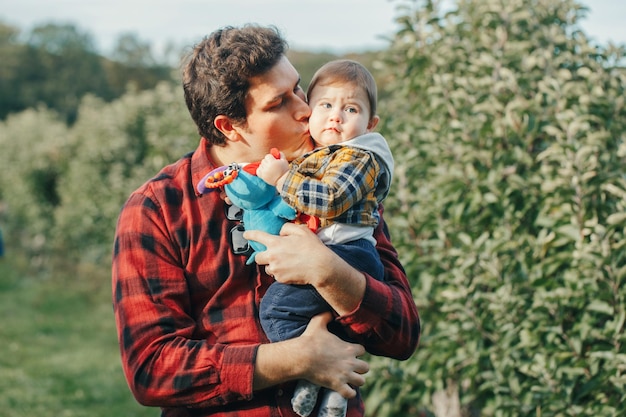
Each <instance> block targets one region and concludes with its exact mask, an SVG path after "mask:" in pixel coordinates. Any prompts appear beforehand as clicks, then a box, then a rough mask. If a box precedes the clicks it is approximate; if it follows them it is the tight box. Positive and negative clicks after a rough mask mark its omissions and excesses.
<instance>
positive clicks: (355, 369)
mask: <svg viewBox="0 0 626 417" xmlns="http://www.w3.org/2000/svg"><path fill="white" fill-rule="evenodd" d="M331 319H332V315H331V314H330V313H324V314H320V315H318V316H315V317H313V318H312V319H311V322H310V323H309V325H308V327H307V329H306V330H305V331H304V333H303V334H302V335H301V336H299V337H296V338H294V339H290V340H286V341H282V342H276V343H269V344H264V345H261V346H260V347H259V350H258V353H257V359H256V366H255V379H254V389H255V390H258V389H263V388H267V387H268V386H272V385H276V384H279V383H282V382H286V381H290V380H294V379H306V380H308V381H310V382H313V383H314V384H317V385H320V386H323V387H326V388H330V389H332V390H334V391H337V392H338V393H339V394H341V395H342V396H343V397H345V398H352V397H354V396H355V395H356V390H355V389H354V388H353V387H360V386H362V385H363V384H365V377H364V374H366V373H367V372H368V371H369V365H368V364H367V362H365V361H363V360H362V359H359V357H360V356H362V355H363V354H364V353H365V349H364V348H363V346H361V345H358V344H354V343H348V342H345V341H343V340H341V339H340V338H338V337H337V336H335V335H334V334H332V333H330V332H329V331H328V328H327V325H328V323H329V322H330V320H331Z"/></svg>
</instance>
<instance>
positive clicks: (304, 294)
mask: <svg viewBox="0 0 626 417" xmlns="http://www.w3.org/2000/svg"><path fill="white" fill-rule="evenodd" d="M328 247H329V248H330V249H331V250H332V251H333V252H335V253H336V254H337V255H339V256H340V257H341V258H342V259H343V260H345V261H346V262H348V263H349V264H350V265H351V266H352V267H353V268H355V269H358V270H359V271H363V272H367V273H368V274H370V275H371V276H372V277H374V278H376V279H378V280H379V281H382V280H383V279H384V274H385V270H384V267H383V264H382V262H381V261H380V256H379V255H378V252H377V251H376V248H375V247H374V245H373V244H372V243H371V242H369V241H367V240H365V239H359V240H356V241H354V242H348V243H345V244H341V245H328ZM259 310H260V311H259V318H260V320H261V326H262V327H263V330H264V331H265V334H266V335H267V337H268V339H270V341H272V342H278V341H280V340H287V339H291V338H294V337H296V336H299V335H301V334H302V333H303V332H304V330H305V329H306V326H307V325H308V324H309V320H311V318H312V317H313V316H316V315H318V314H320V313H322V312H324V311H331V308H330V306H329V305H328V303H327V302H326V301H325V300H324V299H323V298H322V297H321V296H320V295H319V294H318V292H317V291H316V290H315V289H314V288H313V287H312V286H311V285H290V284H282V283H280V282H274V283H273V284H272V285H270V286H269V288H268V289H267V292H266V293H265V295H264V296H263V299H262V300H261V305H260V307H259Z"/></svg>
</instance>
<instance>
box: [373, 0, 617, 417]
mask: <svg viewBox="0 0 626 417" xmlns="http://www.w3.org/2000/svg"><path fill="white" fill-rule="evenodd" d="M425 3H427V4H425V5H422V6H423V7H417V8H415V10H412V9H406V10H405V11H406V14H405V16H403V17H402V18H400V19H399V23H400V24H401V29H400V30H399V31H398V34H397V36H396V38H395V39H394V41H393V45H392V47H391V49H390V51H389V53H388V54H387V66H386V71H387V78H388V79H391V80H393V82H392V83H391V84H390V87H389V88H390V90H391V91H392V93H391V94H390V96H391V97H390V99H389V100H388V101H387V102H385V103H383V104H382V105H381V113H382V116H383V117H382V119H383V127H382V131H383V133H384V134H385V136H386V137H387V138H388V139H389V141H390V143H391V144H392V148H393V149H394V152H395V155H396V159H397V171H396V177H395V179H394V182H395V187H394V190H393V193H392V196H391V197H390V198H389V199H388V201H387V216H386V217H387V219H388V220H389V221H390V224H391V226H390V227H391V230H392V233H393V236H392V237H393V239H394V242H395V243H396V244H397V247H398V249H399V252H400V253H401V256H402V258H403V261H404V264H405V266H406V267H407V272H408V274H409V276H410V277H411V279H412V282H413V289H414V295H415V298H416V300H417V302H418V306H419V308H420V312H421V317H422V320H423V329H424V332H423V336H422V340H421V346H420V348H419V349H418V352H417V353H416V354H415V355H414V356H413V357H412V358H411V359H410V360H409V362H408V363H401V364H398V363H395V362H392V361H386V360H377V361H375V363H374V365H373V367H374V373H375V376H374V377H372V379H373V380H374V381H375V382H374V383H373V384H371V383H370V385H369V388H368V393H369V395H368V404H367V406H368V407H367V409H368V411H369V412H370V415H372V416H373V415H376V416H403V415H415V414H416V413H418V412H422V413H427V412H434V413H436V414H438V415H446V414H445V413H444V412H443V411H442V409H443V408H445V407H446V404H442V400H441V398H444V401H443V402H444V403H445V402H448V403H449V404H452V403H453V402H454V401H455V400H457V399H458V400H459V401H460V404H461V406H460V407H459V408H461V409H462V411H463V413H464V414H465V415H481V416H530V415H533V416H534V415H537V416H538V415H542V416H557V415H558V416H566V415H567V416H583V415H586V416H598V415H603V416H609V415H623V414H624V413H625V412H626V405H625V404H626V389H625V388H626V387H625V384H626V374H625V373H626V345H625V343H624V342H626V336H625V333H624V322H625V319H626V299H625V298H626V287H625V284H626V282H625V281H626V250H625V245H626V238H625V236H624V233H625V229H626V175H625V174H624V172H625V171H624V166H625V164H626V143H625V141H624V138H625V136H626V134H625V128H626V110H625V108H624V95H625V91H624V87H625V85H626V71H625V69H624V67H623V66H622V67H620V66H619V65H618V64H619V63H620V62H622V63H623V53H624V50H623V47H614V46H609V47H608V48H600V47H597V46H593V45H591V44H590V43H589V42H588V40H587V38H586V37H585V35H584V33H582V32H581V31H580V30H579V29H578V27H577V22H578V20H579V19H580V18H581V17H583V16H584V9H582V8H581V7H580V6H579V5H577V3H575V2H574V1H554V0H553V1H550V0H537V1H532V2H530V3H532V5H531V4H529V2H528V1H521V0H520V1H510V2H501V1H495V0H485V1H459V2H458V4H457V7H456V8H454V9H453V10H451V11H449V12H448V13H447V14H445V15H443V16H442V14H441V12H440V11H439V10H437V8H436V7H434V6H433V5H432V4H430V2H425ZM380 392H384V393H387V395H380ZM442 395H443V396H442ZM390 398H394V399H395V401H394V404H392V405H390V404H387V403H388V402H389V399H390ZM446 398H447V400H445V399H446ZM449 404H448V405H449ZM416 405H417V406H416Z"/></svg>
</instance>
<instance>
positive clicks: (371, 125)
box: [367, 115, 380, 132]
mask: <svg viewBox="0 0 626 417" xmlns="http://www.w3.org/2000/svg"><path fill="white" fill-rule="evenodd" d="M379 121H380V117H379V116H378V115H374V117H372V118H371V119H370V121H369V122H368V123H367V131H368V132H371V131H372V130H374V129H375V128H376V125H378V122H379Z"/></svg>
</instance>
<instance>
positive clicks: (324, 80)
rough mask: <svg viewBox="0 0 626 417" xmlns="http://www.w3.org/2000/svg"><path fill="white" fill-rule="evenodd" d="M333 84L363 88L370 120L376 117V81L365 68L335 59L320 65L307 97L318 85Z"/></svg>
mask: <svg viewBox="0 0 626 417" xmlns="http://www.w3.org/2000/svg"><path fill="white" fill-rule="evenodd" d="M335 83H352V84H354V85H355V86H357V87H359V88H363V89H364V90H365V93H366V94H367V98H368V101H369V105H370V119H371V118H372V117H374V116H375V115H376V102H377V100H378V90H377V88H376V81H375V80H374V77H373V76H372V74H371V73H370V72H369V70H368V69H367V68H365V66H363V65H362V64H361V63H359V62H356V61H352V60H350V59H337V60H334V61H330V62H328V63H326V64H324V65H322V67H321V68H320V69H318V70H317V71H316V72H315V74H314V75H313V78H312V79H311V83H310V84H309V88H308V90H307V96H308V97H310V96H311V92H312V91H313V89H314V88H315V87H316V86H318V85H331V84H335Z"/></svg>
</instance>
